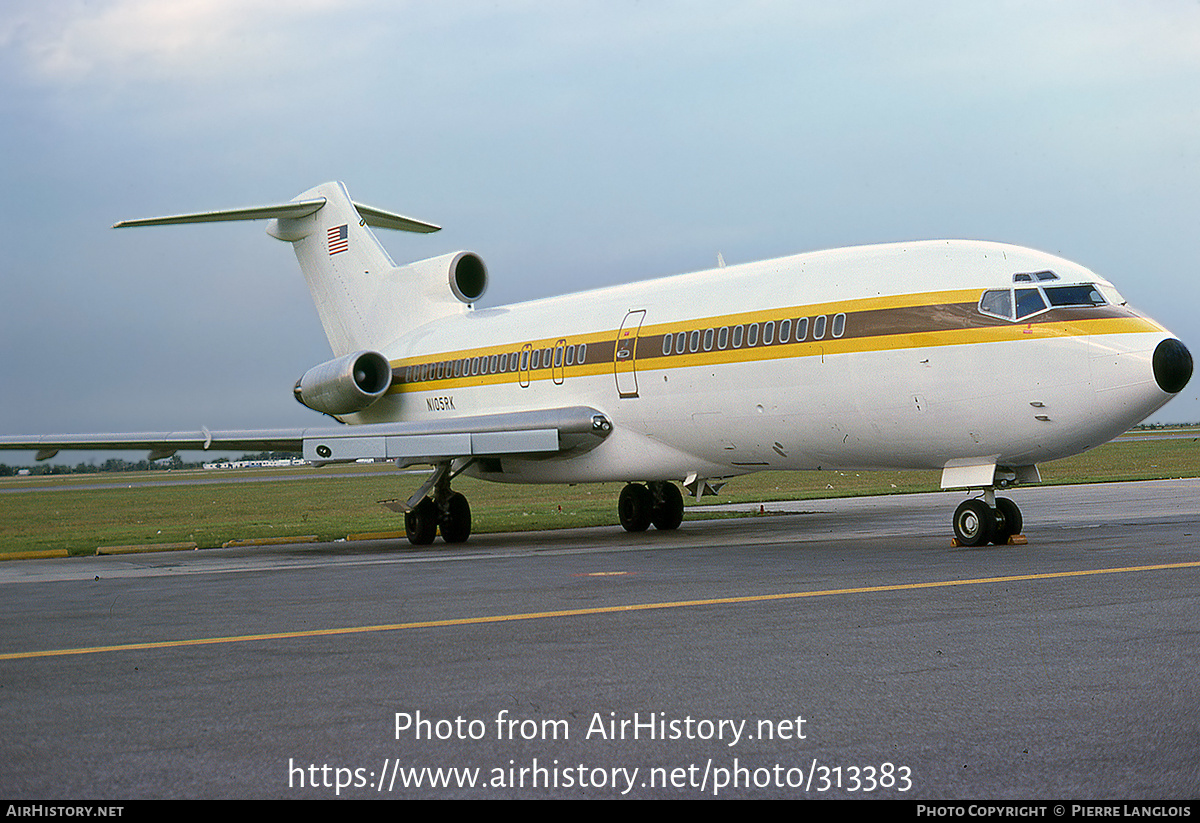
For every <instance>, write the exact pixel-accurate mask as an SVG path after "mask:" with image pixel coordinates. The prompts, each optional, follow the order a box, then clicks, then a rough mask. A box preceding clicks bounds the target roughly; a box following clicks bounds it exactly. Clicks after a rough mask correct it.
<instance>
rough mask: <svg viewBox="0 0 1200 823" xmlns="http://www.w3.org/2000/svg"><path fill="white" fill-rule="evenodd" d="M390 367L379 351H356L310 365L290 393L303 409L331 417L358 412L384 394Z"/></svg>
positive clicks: (389, 384) (390, 378)
mask: <svg viewBox="0 0 1200 823" xmlns="http://www.w3.org/2000/svg"><path fill="white" fill-rule="evenodd" d="M391 385H392V365H391V363H389V362H388V360H387V358H386V357H384V356H383V355H382V354H380V353H379V352H374V351H360V352H355V353H354V354H347V355H345V356H343V357H339V358H337V359H336V360H330V361H329V362H328V363H322V364H321V365H319V366H313V367H312V368H311V369H309V370H308V371H306V372H305V373H304V376H303V377H301V378H300V379H299V380H297V381H296V387H295V388H294V389H293V390H292V392H293V394H295V395H296V399H297V400H299V401H300V402H301V403H302V404H304V405H305V406H308V407H309V408H310V409H313V410H315V411H319V412H323V413H325V414H331V415H334V416H337V415H342V414H351V413H352V412H356V411H362V410H363V409H365V408H366V407H367V406H369V405H371V404H372V403H374V402H375V401H376V400H378V399H379V398H381V397H383V395H384V394H386V393H387V390H388V388H390V387H391Z"/></svg>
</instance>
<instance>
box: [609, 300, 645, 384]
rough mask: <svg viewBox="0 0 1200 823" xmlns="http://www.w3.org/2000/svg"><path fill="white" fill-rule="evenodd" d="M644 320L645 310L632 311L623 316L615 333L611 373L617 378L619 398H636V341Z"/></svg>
mask: <svg viewBox="0 0 1200 823" xmlns="http://www.w3.org/2000/svg"><path fill="white" fill-rule="evenodd" d="M645 319H646V310H645V309H634V310H633V311H631V312H629V313H628V314H626V315H625V320H624V322H622V323H621V330H620V331H619V332H617V345H616V348H615V349H614V350H613V373H614V374H615V375H616V377H617V394H619V395H620V396H621V397H637V396H638V387H637V366H636V360H637V339H638V332H639V331H640V330H641V328H642V321H643V320H645Z"/></svg>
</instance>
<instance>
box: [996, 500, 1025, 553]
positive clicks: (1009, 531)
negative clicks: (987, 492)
mask: <svg viewBox="0 0 1200 823" xmlns="http://www.w3.org/2000/svg"><path fill="white" fill-rule="evenodd" d="M996 512H997V515H998V516H997V517H996V534H995V535H994V537H993V539H994V540H995V542H996V543H997V544H1000V543H1007V542H1008V538H1010V537H1012V536H1013V535H1014V534H1020V533H1021V529H1023V528H1024V527H1025V523H1024V521H1023V519H1022V518H1021V510H1020V509H1019V508H1017V504H1016V503H1014V502H1012V501H1011V500H1009V499H1008V498H1007V497H997V498H996Z"/></svg>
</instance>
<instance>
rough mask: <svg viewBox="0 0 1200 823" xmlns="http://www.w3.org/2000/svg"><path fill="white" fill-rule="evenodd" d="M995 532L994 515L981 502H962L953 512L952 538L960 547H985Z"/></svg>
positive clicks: (989, 508) (988, 507)
mask: <svg viewBox="0 0 1200 823" xmlns="http://www.w3.org/2000/svg"><path fill="white" fill-rule="evenodd" d="M995 531H996V515H995V513H994V512H993V511H992V508H991V507H990V506H988V504H987V503H984V502H983V501H982V500H964V501H963V502H962V503H960V504H959V506H958V508H957V509H956V510H955V512H954V537H955V539H957V540H958V544H959V545H960V546H985V545H987V544H988V543H989V542H991V539H992V535H993V534H995Z"/></svg>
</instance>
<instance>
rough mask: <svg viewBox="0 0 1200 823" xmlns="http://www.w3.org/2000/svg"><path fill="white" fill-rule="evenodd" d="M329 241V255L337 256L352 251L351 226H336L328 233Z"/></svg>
mask: <svg viewBox="0 0 1200 823" xmlns="http://www.w3.org/2000/svg"><path fill="white" fill-rule="evenodd" d="M327 239H328V241H329V253H330V254H331V255H333V254H337V253H339V252H343V251H349V250H350V226H349V224H344V225H341V226H334V227H333V228H332V229H330V230H329V231H328V232H327Z"/></svg>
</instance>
